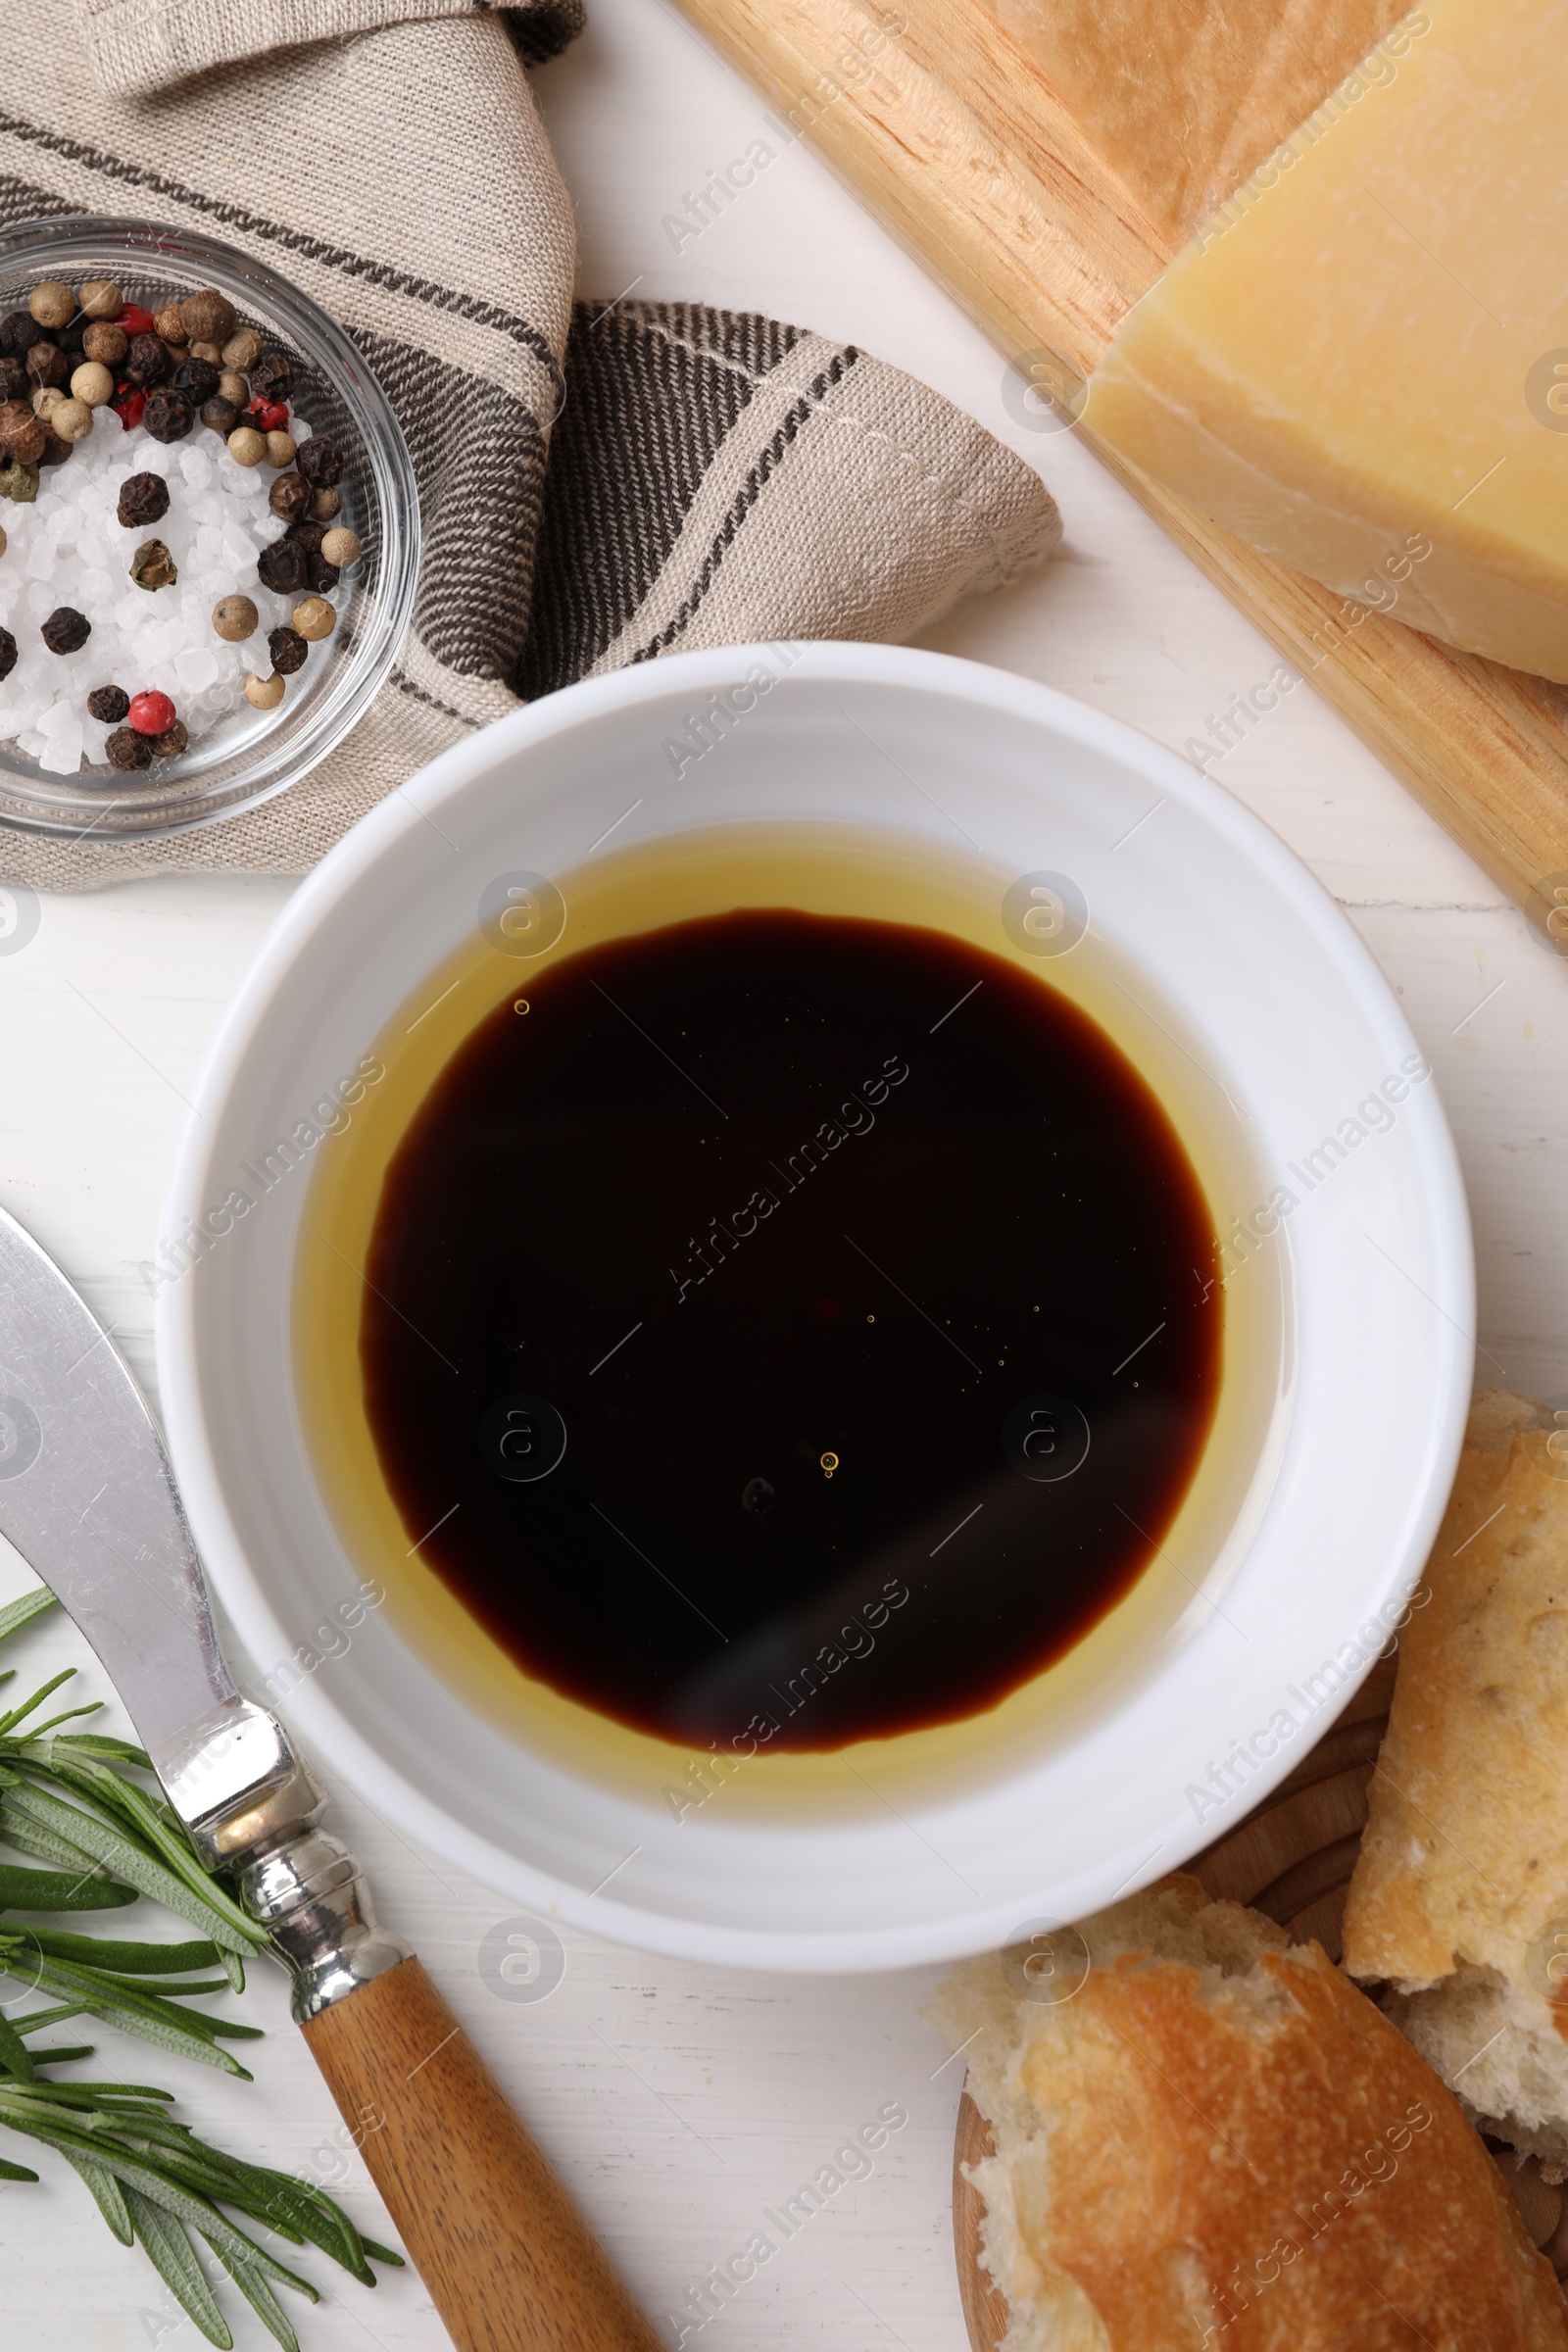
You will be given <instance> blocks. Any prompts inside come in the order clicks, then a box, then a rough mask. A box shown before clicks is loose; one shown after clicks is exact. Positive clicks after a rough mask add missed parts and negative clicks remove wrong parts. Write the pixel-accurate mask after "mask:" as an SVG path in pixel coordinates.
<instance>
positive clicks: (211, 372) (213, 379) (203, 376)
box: [170, 359, 218, 409]
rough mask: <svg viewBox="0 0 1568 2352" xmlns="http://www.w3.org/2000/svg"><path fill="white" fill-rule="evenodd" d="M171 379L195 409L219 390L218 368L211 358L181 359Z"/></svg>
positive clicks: (175, 388)
mask: <svg viewBox="0 0 1568 2352" xmlns="http://www.w3.org/2000/svg"><path fill="white" fill-rule="evenodd" d="M170 380H171V382H172V385H173V388H174V390H175V391H176V392H183V393H184V395H185V398H186V399H187V400H188V401H189V402H190V405H191V407H192V408H193V409H199V408H200V407H201V405H202V402H203V401H204V400H211V399H212V397H213V394H214V393H215V392H216V391H217V390H218V369H217V368H215V367H214V366H213V364H212V362H211V361H210V360H197V359H189V360H181V361H180V363H179V366H178V367H177V368H175V369H174V372H173V375H172V378H171V379H170Z"/></svg>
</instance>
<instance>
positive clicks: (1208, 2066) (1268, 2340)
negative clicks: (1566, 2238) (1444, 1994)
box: [927, 1875, 1568, 2352]
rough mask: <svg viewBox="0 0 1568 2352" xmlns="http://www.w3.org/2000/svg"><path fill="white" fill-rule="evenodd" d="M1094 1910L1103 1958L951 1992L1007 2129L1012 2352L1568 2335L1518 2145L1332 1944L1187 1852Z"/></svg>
mask: <svg viewBox="0 0 1568 2352" xmlns="http://www.w3.org/2000/svg"><path fill="white" fill-rule="evenodd" d="M1075 1933H1076V1935H1077V1936H1080V1937H1081V1938H1082V1942H1083V1946H1084V1958H1085V1962H1086V1967H1085V1968H1084V1969H1082V1970H1080V1971H1077V1972H1072V1973H1063V1972H1062V1971H1061V1970H1060V1969H1058V1971H1057V1974H1056V1975H1055V1976H1054V1978H1052V1979H1049V1980H1047V1981H1046V1983H1045V1985H1044V1987H1042V1986H1041V1985H1034V1986H1031V1985H1030V1984H1029V1982H1028V1979H1027V1977H1026V1976H1025V1975H1023V1974H1022V1972H1021V1970H1020V1967H1019V1955H1018V1954H1016V1953H992V1954H989V1955H987V1956H986V1957H984V1958H982V1959H978V1960H972V1961H967V1962H965V1963H964V1964H963V1965H962V1966H960V1967H959V1968H958V1969H957V1970H956V1973H955V1974H954V1975H953V1976H952V1977H951V1978H950V1979H949V1980H948V1982H947V1983H946V1985H944V1986H943V1987H942V1989H941V1990H940V1992H939V1993H938V1994H937V1996H936V1999H935V2001H934V2003H933V2005H932V2008H931V2009H930V2010H929V2011H928V2013H927V2014H928V2015H929V2016H930V2018H931V2021H932V2023H933V2024H934V2025H936V2027H937V2029H938V2031H939V2032H940V2033H941V2034H943V2036H944V2038H945V2039H946V2040H948V2041H949V2042H950V2043H951V2044H952V2045H953V2046H954V2047H957V2046H959V2045H960V2044H963V2043H965V2042H967V2043H968V2051H967V2055H968V2064H969V2081H968V2087H969V2092H970V2095H971V2096H972V2097H973V2098H974V2100H975V2102H976V2104H977V2105H978V2106H979V2108H980V2109H981V2112H982V2113H983V2114H984V2115H985V2117H986V2119H987V2121H988V2122H989V2123H990V2125H991V2128H992V2132H993V2136H994V2139H995V2142H996V2148H997V2153H996V2155H995V2156H994V2157H991V2158H988V2159H987V2160H986V2161H985V2162H983V2163H981V2164H979V2165H977V2166H975V2167H973V2168H972V2170H971V2173H970V2178H971V2179H972V2180H973V2182H974V2184H975V2186H976V2188H977V2189H978V2190H979V2191H980V2193H981V2195H982V2196H983V2197H984V2199H985V2202H986V2209H987V2212H986V2222H985V2226H984V2231H983V2244H984V2254H983V2260H984V2263H985V2266H986V2268H987V2269H989V2271H990V2272H991V2274H992V2276H993V2278H995V2279H996V2281H997V2283H998V2284H999V2286H1000V2287H1001V2288H1002V2289H1003V2291H1004V2293H1005V2295H1006V2297H1007V2300H1008V2305H1009V2309H1010V2314H1011V2318H1010V2324H1009V2326H1008V2328H1007V2333H1006V2336H1005V2352H1198V2348H1199V2347H1201V2346H1204V2345H1209V2346H1219V2347H1222V2352H1415V2348H1416V2347H1418V2346H1420V2345H1421V2344H1422V2343H1425V2344H1426V2345H1428V2346H1429V2347H1430V2348H1431V2352H1545V2348H1546V2347H1552V2348H1554V2352H1561V2348H1562V2347H1564V2346H1568V2307H1565V2306H1564V2303H1563V2299H1562V2296H1561V2294H1560V2292H1559V2290H1558V2287H1557V2283H1556V2280H1555V2278H1553V2276H1552V2273H1551V2269H1550V2266H1549V2265H1548V2264H1547V2263H1546V2262H1545V2261H1544V2259H1543V2258H1542V2257H1541V2256H1539V2255H1537V2254H1536V2253H1535V2252H1534V2251H1533V2250H1532V2248H1531V2246H1530V2244H1529V2241H1528V2239H1527V2238H1526V2236H1525V2232H1524V2228H1523V2225H1522V2223H1521V2222H1520V2219H1519V2216H1518V2214H1517V2212H1516V2210H1515V2208H1514V2205H1513V2201H1512V2199H1511V2197H1510V2196H1509V2193H1508V2189H1507V2187H1506V2185H1505V2183H1504V2181H1503V2180H1502V2178H1501V2176H1500V2174H1499V2173H1498V2171H1497V2169H1496V2166H1495V2164H1494V2162H1493V2160H1492V2158H1491V2157H1490V2156H1489V2155H1488V2153H1487V2150H1486V2149H1485V2147H1484V2146H1483V2145H1482V2143H1481V2141H1480V2140H1479V2139H1478V2138H1477V2136H1476V2134H1475V2133H1474V2132H1473V2131H1471V2129H1470V2127H1469V2125H1468V2124H1467V2123H1466V2122H1465V2120H1464V2118H1463V2116H1462V2115H1461V2113H1460V2111H1459V2108H1458V2106H1457V2105H1456V2103H1455V2102H1454V2100H1453V2099H1452V2098H1450V2097H1449V2095H1448V2094H1447V2092H1446V2091H1445V2090H1444V2088H1443V2086H1442V2084H1441V2083H1440V2082H1437V2081H1436V2080H1435V2078H1434V2077H1433V2075H1432V2074H1431V2072H1430V2071H1429V2069H1428V2068H1427V2066H1426V2065H1425V2063H1424V2062H1423V2061H1422V2059H1420V2058H1419V2057H1418V2056H1417V2054H1416V2052H1415V2051H1414V2050H1413V2049H1412V2048H1411V2046H1410V2044H1409V2043H1408V2042H1407V2041H1406V2040H1405V2039H1404V2038H1403V2036H1402V2035H1401V2034H1398V2033H1397V2031H1396V2030H1395V2028H1394V2027H1393V2026H1392V2025H1390V2023H1389V2022H1388V2020H1387V2019H1386V2018H1385V2017H1383V2016H1382V2015H1381V2013H1380V2012H1379V2011H1378V2009H1377V2008H1376V2007H1375V2006H1374V2005H1373V2003H1372V2002H1370V2001H1369V2000H1367V1999H1366V1998H1365V1996H1364V1995H1363V1994H1361V1993H1359V1992H1357V1991H1356V1989H1355V1987H1354V1986H1353V1985H1350V1984H1349V1983H1348V1980H1347V1979H1346V1978H1344V1977H1342V1976H1341V1975H1340V1973H1339V1972H1338V1970H1337V1969H1335V1968H1334V1966H1333V1965H1332V1963H1331V1962H1330V1961H1329V1959H1328V1958H1327V1956H1326V1954H1325V1953H1324V1952H1323V1950H1322V1949H1321V1947H1320V1946H1319V1945H1317V1944H1315V1943H1314V1944H1312V1945H1310V1946H1307V1947H1305V1948H1302V1947H1300V1946H1294V1947H1293V1946H1292V1945H1291V1943H1290V1941H1289V1938H1288V1937H1287V1936H1286V1935H1285V1934H1284V1932H1283V1931H1282V1930H1281V1929H1279V1928H1276V1927H1275V1926H1274V1925H1273V1924H1272V1923H1271V1922H1270V1921H1268V1920H1266V1919H1264V1918H1263V1917H1262V1916H1261V1915H1260V1914H1259V1913H1257V1912H1255V1911H1249V1910H1245V1909H1243V1907H1242V1906H1241V1905H1240V1904H1237V1903H1213V1902H1210V1901H1209V1899H1208V1897H1207V1895H1206V1894H1205V1893H1204V1891H1203V1889H1202V1888H1201V1887H1200V1886H1199V1884H1198V1882H1197V1880H1196V1879H1192V1878H1189V1877H1186V1876H1182V1875H1178V1876H1176V1877H1174V1878H1170V1879H1167V1880H1165V1881H1163V1882H1162V1883H1161V1884H1160V1885H1159V1886H1157V1887H1152V1888H1151V1889H1150V1890H1148V1891H1147V1892H1145V1893H1143V1894H1140V1895H1136V1896H1134V1897H1132V1898H1131V1899H1130V1900H1129V1901H1126V1902H1123V1903H1120V1904H1117V1905H1115V1906H1114V1907H1113V1908H1112V1909H1110V1910H1108V1911H1105V1912H1103V1913H1101V1914H1100V1916H1099V1917H1098V1918H1095V1919H1092V1920H1088V1921H1086V1922H1084V1923H1083V1925H1082V1927H1081V1929H1080V1930H1078V1931H1076V1932H1074V1931H1067V1932H1066V1933H1065V1935H1064V1936H1062V1937H1060V1938H1058V1941H1059V1942H1061V1943H1062V1944H1063V1945H1067V1944H1069V1943H1071V1941H1072V1938H1073V1936H1074V1934H1075ZM1080 1977H1081V1980H1082V1981H1081V1983H1079V1982H1078V1979H1079V1978H1080ZM1042 1989H1044V1990H1045V1991H1047V1992H1050V1991H1057V1992H1060V1993H1062V1994H1065V1995H1066V1997H1063V1998H1059V1999H1057V2000H1056V2001H1054V2002H1052V2001H1051V2000H1049V1999H1043V1998H1040V1997H1037V1996H1038V1995H1039V1993H1040V1992H1041V1990H1042Z"/></svg>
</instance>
